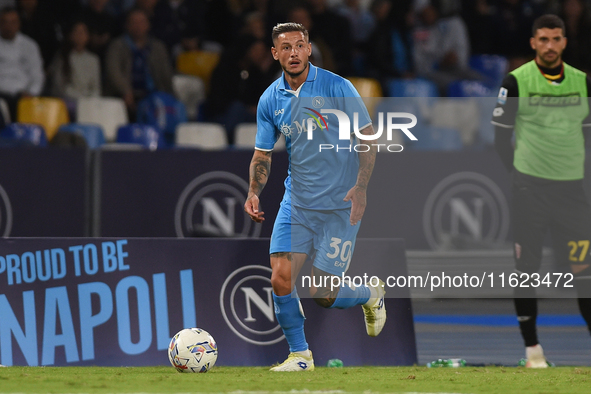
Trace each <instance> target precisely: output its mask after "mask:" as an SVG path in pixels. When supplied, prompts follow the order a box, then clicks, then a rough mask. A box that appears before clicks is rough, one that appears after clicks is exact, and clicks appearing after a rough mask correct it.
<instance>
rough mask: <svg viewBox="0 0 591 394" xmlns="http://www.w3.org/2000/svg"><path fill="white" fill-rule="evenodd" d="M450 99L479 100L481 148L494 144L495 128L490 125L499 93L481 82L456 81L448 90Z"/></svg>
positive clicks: (479, 141)
mask: <svg viewBox="0 0 591 394" xmlns="http://www.w3.org/2000/svg"><path fill="white" fill-rule="evenodd" d="M448 95H449V96H450V97H472V98H478V100H477V102H478V110H479V115H480V125H479V127H478V141H477V143H478V144H479V145H481V146H490V145H492V144H493V143H494V133H495V132H494V126H493V125H492V124H491V123H490V120H491V116H492V112H493V110H494V108H495V106H496V102H497V92H495V91H494V90H492V89H491V88H489V87H488V86H486V85H485V84H484V83H482V82H479V81H467V80H462V81H455V82H453V83H452V84H450V86H449V88H448Z"/></svg>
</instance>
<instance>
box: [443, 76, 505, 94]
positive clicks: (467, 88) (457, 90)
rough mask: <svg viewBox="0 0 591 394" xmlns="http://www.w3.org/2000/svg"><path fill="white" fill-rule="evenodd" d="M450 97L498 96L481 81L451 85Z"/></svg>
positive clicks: (453, 83) (448, 90)
mask: <svg viewBox="0 0 591 394" xmlns="http://www.w3.org/2000/svg"><path fill="white" fill-rule="evenodd" d="M447 95H448V96H449V97H496V94H495V93H494V92H493V91H492V90H491V89H490V88H489V87H488V86H486V85H485V84H483V83H482V82H480V81H469V80H460V81H455V82H452V83H450V84H449V87H448V88H447Z"/></svg>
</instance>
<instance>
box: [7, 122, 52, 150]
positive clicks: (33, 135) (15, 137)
mask: <svg viewBox="0 0 591 394" xmlns="http://www.w3.org/2000/svg"><path fill="white" fill-rule="evenodd" d="M0 139H1V140H2V141H3V142H4V143H5V144H7V145H10V146H20V145H32V146H41V147H45V146H47V135H46V134H45V130H44V129H43V126H40V125H37V124H30V123H11V124H9V125H7V126H6V127H4V128H3V129H2V131H0Z"/></svg>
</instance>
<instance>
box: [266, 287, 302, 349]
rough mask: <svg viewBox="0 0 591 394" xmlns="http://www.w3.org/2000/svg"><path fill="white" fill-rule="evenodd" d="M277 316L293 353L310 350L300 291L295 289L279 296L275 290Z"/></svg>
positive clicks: (274, 298) (274, 300) (274, 299)
mask: <svg viewBox="0 0 591 394" xmlns="http://www.w3.org/2000/svg"><path fill="white" fill-rule="evenodd" d="M273 302H274V304H275V316H276V317H277V321H278V322H279V325H280V326H281V328H282V329H283V333H284V334H285V339H286V340H287V343H288V344H289V351H290V352H292V353H295V352H301V351H306V350H308V343H307V342H306V336H305V335H304V320H305V319H306V318H305V316H304V312H303V309H302V306H301V304H300V297H299V296H298V292H297V290H296V289H294V290H293V291H292V292H291V294H288V295H284V296H278V295H276V294H275V293H274V292H273Z"/></svg>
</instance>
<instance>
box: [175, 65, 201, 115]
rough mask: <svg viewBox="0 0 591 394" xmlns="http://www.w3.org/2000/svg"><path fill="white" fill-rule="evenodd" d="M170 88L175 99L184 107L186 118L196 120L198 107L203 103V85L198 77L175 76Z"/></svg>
mask: <svg viewBox="0 0 591 394" xmlns="http://www.w3.org/2000/svg"><path fill="white" fill-rule="evenodd" d="M172 88H173V90H174V95H175V96H176V98H177V99H178V100H179V101H180V102H181V103H183V104H184V105H185V108H186V109H187V118H188V119H189V120H196V119H197V115H198V114H199V105H201V103H203V101H205V84H204V83H203V80H202V79H201V78H199V77H195V76H193V75H183V74H177V75H175V76H174V77H172Z"/></svg>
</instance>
